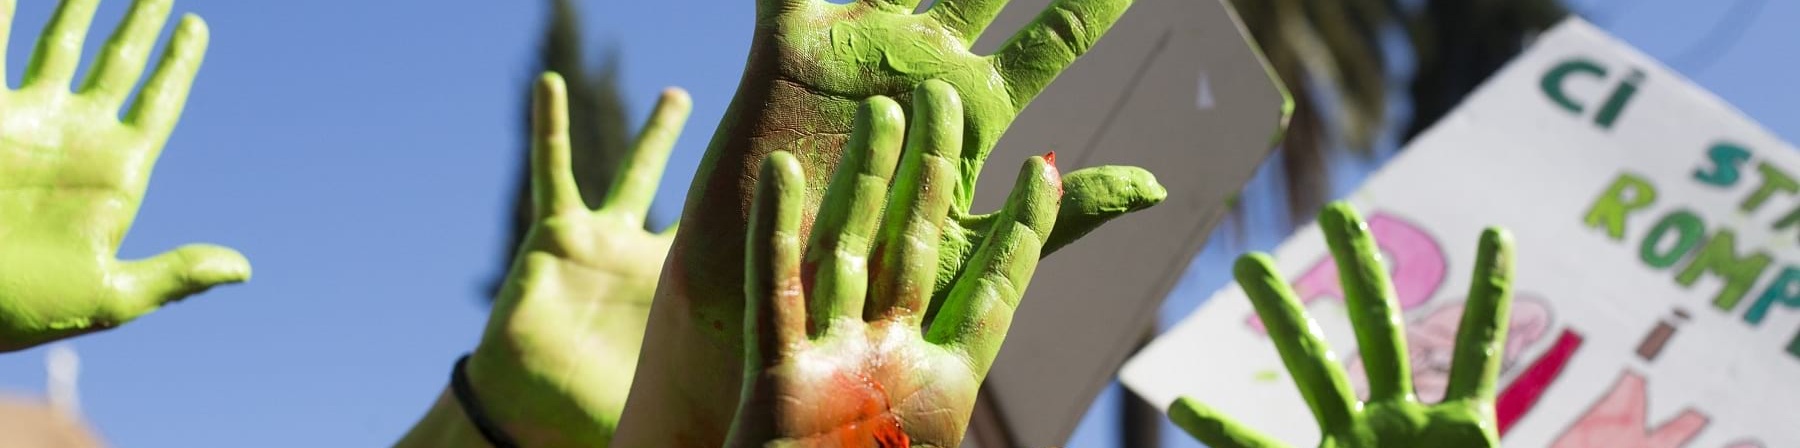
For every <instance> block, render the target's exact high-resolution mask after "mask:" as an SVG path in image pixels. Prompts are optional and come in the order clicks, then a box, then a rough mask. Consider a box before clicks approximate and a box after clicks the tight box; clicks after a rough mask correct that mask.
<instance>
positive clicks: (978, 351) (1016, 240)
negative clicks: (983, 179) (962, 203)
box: [926, 157, 1062, 375]
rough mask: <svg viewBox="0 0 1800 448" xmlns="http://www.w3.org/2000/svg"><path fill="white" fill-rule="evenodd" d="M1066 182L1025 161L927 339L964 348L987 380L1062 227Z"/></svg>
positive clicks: (1051, 168) (1038, 162) (1040, 163)
mask: <svg viewBox="0 0 1800 448" xmlns="http://www.w3.org/2000/svg"><path fill="white" fill-rule="evenodd" d="M1061 177H1062V176H1061V174H1060V173H1058V172H1057V171H1056V166H1055V165H1051V164H1050V161H1048V160H1045V158H1043V157H1032V158H1030V159H1027V160H1026V161H1025V166H1024V167H1022V168H1020V170H1019V180H1018V181H1017V182H1016V183H1015V184H1014V185H1013V191H1012V194H1011V195H1010V196H1008V197H1007V199H1006V207H1005V208H1004V209H1002V210H1001V211H1000V216H999V218H998V219H997V220H996V221H995V223H994V227H993V229H992V230H991V231H989V233H988V234H987V238H985V239H983V242H982V245H981V248H980V249H976V251H975V255H974V257H972V258H971V259H970V260H969V264H968V266H969V271H967V272H966V273H964V274H963V276H962V278H960V279H958V280H957V282H956V285H955V286H954V287H952V288H951V290H950V296H949V297H948V298H947V299H946V300H945V302H944V307H943V309H942V311H940V312H939V313H938V314H937V317H936V319H937V320H935V321H933V323H932V325H931V332H930V333H928V334H926V340H928V341H931V342H933V343H938V344H949V345H953V346H957V347H960V348H962V349H963V352H964V354H965V355H966V356H967V358H968V359H969V361H970V364H971V365H973V366H974V367H975V371H976V372H977V373H980V374H983V375H985V374H986V373H987V370H988V367H990V366H991V365H992V364H993V362H994V357H995V356H998V355H999V354H1000V345H1001V343H1002V342H1005V340H1006V331H1007V329H1009V328H1011V326H1012V316H1013V312H1014V311H1016V310H1018V308H1019V299H1020V298H1022V297H1024V295H1025V287H1026V286H1028V285H1030V284H1031V275H1032V273H1033V272H1034V271H1036V270H1037V262H1038V258H1039V257H1040V256H1041V253H1042V249H1043V247H1044V237H1045V236H1046V235H1049V234H1050V231H1051V228H1052V226H1054V225H1055V224H1056V210H1057V204H1058V202H1060V201H1061V199H1062V180H1061Z"/></svg>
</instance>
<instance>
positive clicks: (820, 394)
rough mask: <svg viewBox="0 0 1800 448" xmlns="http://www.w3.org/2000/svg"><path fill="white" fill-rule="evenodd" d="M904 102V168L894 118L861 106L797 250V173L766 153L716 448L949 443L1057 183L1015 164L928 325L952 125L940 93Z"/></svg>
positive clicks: (1015, 298)
mask: <svg viewBox="0 0 1800 448" xmlns="http://www.w3.org/2000/svg"><path fill="white" fill-rule="evenodd" d="M918 95H919V96H916V97H915V100H916V101H917V103H915V107H914V109H913V111H914V112H913V116H912V132H911V134H910V135H908V136H907V138H905V147H906V151H905V156H904V160H900V158H901V157H902V156H901V154H900V152H901V151H900V149H901V146H902V143H901V141H902V137H901V135H902V133H903V128H904V125H903V121H904V120H903V118H902V117H901V115H902V113H901V109H900V106H899V105H898V104H896V103H895V102H894V101H892V100H890V99H887V98H885V97H876V98H873V99H870V100H869V101H867V102H865V103H864V105H863V107H862V110H861V112H860V113H859V114H858V121H857V124H856V127H855V131H853V132H852V134H851V142H850V146H849V148H848V149H847V151H848V152H847V153H846V154H845V156H844V163H843V164H842V165H841V166H840V168H839V169H838V172H837V174H836V176H835V177H834V178H833V179H832V181H831V184H830V187H829V189H828V190H827V191H826V193H825V203H824V205H823V206H822V207H821V208H820V209H819V211H818V217H817V218H815V220H814V221H813V223H814V226H815V227H814V228H813V232H812V234H811V237H810V240H809V241H807V243H806V245H805V246H804V247H803V246H802V245H801V240H802V237H801V233H800V223H801V221H802V219H801V218H802V213H803V209H804V204H805V202H804V201H805V194H806V191H807V186H806V180H805V176H804V174H803V173H802V168H801V165H800V161H799V159H797V158H795V157H794V156H793V155H791V154H789V153H787V152H776V153H774V154H772V155H770V157H769V158H768V160H767V161H765V162H764V163H763V167H762V171H761V175H760V176H758V182H759V186H758V190H757V193H756V196H755V202H754V204H753V205H752V212H751V220H750V237H749V243H748V249H747V254H746V260H745V265H746V267H747V269H746V271H745V279H744V281H745V285H746V286H745V292H744V294H745V295H746V301H747V305H746V306H747V307H748V308H749V309H748V311H746V314H745V322H744V325H745V328H744V338H745V340H746V343H745V348H744V349H745V354H744V363H745V364H744V372H745V374H744V378H743V395H742V397H743V399H742V400H741V401H740V402H739V403H738V406H737V418H736V420H735V422H734V424H733V426H732V430H731V435H730V437H729V439H728V443H727V445H728V446H734V447H737V446H744V447H747V446H821V447H825V446H842V447H862V446H883V447H903V446H939V447H953V446H958V445H959V444H960V442H961V440H962V435H963V432H964V429H965V428H966V427H967V425H968V420H969V414H970V412H971V411H972V410H973V409H974V404H975V397H976V391H977V389H978V388H979V387H980V385H981V380H982V379H983V378H984V377H986V376H987V372H988V368H989V367H990V366H991V365H992V364H993V361H994V357H995V355H997V354H998V352H999V349H1000V345H1001V342H1002V341H1003V340H1005V338H1006V331H1007V328H1008V326H1010V324H1011V322H1012V313H1013V311H1014V310H1015V309H1016V307H1017V306H1018V304H1019V299H1020V298H1021V296H1023V295H1024V293H1025V287H1026V285H1027V284H1029V283H1030V281H1031V275H1032V271H1033V270H1034V269H1035V268H1036V266H1037V260H1038V256H1039V252H1040V250H1041V249H1042V248H1043V245H1044V242H1045V240H1046V238H1047V236H1048V235H1049V234H1050V231H1051V227H1052V225H1053V224H1054V221H1055V217H1056V213H1057V208H1058V203H1059V200H1060V199H1061V195H1062V180H1061V178H1060V175H1059V174H1058V173H1057V170H1056V167H1055V166H1053V165H1052V164H1051V163H1052V162H1053V160H1047V159H1049V158H1048V157H1032V158H1031V159H1029V160H1027V161H1026V163H1025V166H1024V167H1023V168H1022V169H1021V171H1020V173H1019V178H1018V183H1017V184H1016V185H1015V186H1014V187H1013V191H1012V195H1011V197H1010V198H1008V200H1007V204H1006V207H1005V208H1004V209H1003V210H1002V211H1001V212H1000V213H999V214H998V215H997V216H996V218H995V220H996V221H995V225H994V226H992V227H991V230H990V231H989V233H988V234H987V235H985V236H986V238H984V239H983V245H982V246H981V247H980V248H978V249H976V250H975V252H974V253H975V255H974V257H973V258H971V259H970V260H968V262H967V263H966V264H965V266H966V269H965V270H964V272H961V273H960V274H961V275H959V276H958V279H957V281H956V283H955V285H954V286H952V287H951V288H950V291H949V292H948V300H947V301H946V303H945V305H944V308H943V312H941V313H938V314H937V316H936V317H935V318H931V319H930V321H929V325H926V321H927V317H926V305H927V303H928V302H929V301H930V300H931V297H932V295H933V293H934V291H935V289H936V288H935V286H934V285H935V281H934V278H935V277H936V271H937V266H938V260H939V257H940V256H942V255H944V254H942V253H941V250H942V249H943V247H942V244H940V239H939V234H940V233H941V232H943V231H945V230H946V229H945V226H944V223H945V220H946V218H947V216H948V214H949V212H950V208H951V204H952V202H953V201H954V200H955V198H954V196H953V192H952V191H951V189H950V188H945V187H946V186H948V185H951V184H952V183H954V182H955V181H956V179H957V171H958V170H959V169H960V168H961V167H960V166H959V165H958V163H957V158H956V149H957V148H958V147H960V145H959V144H958V143H960V140H961V132H960V131H961V129H962V125H963V120H962V114H961V113H960V109H961V106H960V105H959V104H957V98H956V95H955V92H954V91H952V90H951V89H950V87H949V86H948V85H945V84H941V83H933V84H927V85H926V87H925V88H924V89H922V91H921V93H919V94H918ZM896 163H898V165H899V172H898V173H897V174H896V173H895V169H894V167H895V165H896ZM890 177H897V179H893V180H892V181H891V185H892V188H891V189H890V188H889V185H890ZM884 205H885V207H884ZM884 210H885V213H884ZM927 326H928V327H929V329H930V330H929V332H927V331H926V330H925V328H926V327H927Z"/></svg>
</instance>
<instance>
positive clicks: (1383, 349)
mask: <svg viewBox="0 0 1800 448" xmlns="http://www.w3.org/2000/svg"><path fill="white" fill-rule="evenodd" d="M1319 228H1320V229H1322V230H1324V232H1325V244H1326V245H1328V246H1331V258H1332V259H1333V260H1335V261H1337V267H1338V278H1339V279H1340V281H1341V282H1343V286H1344V301H1345V302H1347V303H1348V304H1349V307H1350V310H1349V313H1350V324H1351V326H1353V327H1355V328H1356V344H1357V346H1358V349H1359V350H1361V351H1362V359H1363V369H1364V371H1366V372H1368V374H1369V401H1373V402H1379V401H1388V400H1412V399H1413V392H1412V390H1413V387H1412V365H1411V364H1410V362H1409V361H1408V358H1407V357H1406V333H1405V326H1404V324H1402V323H1401V321H1400V306H1399V304H1397V303H1395V299H1394V287H1393V285H1392V284H1390V283H1389V282H1388V275H1387V269H1385V268H1383V267H1382V263H1381V251H1380V249H1378V248H1377V247H1376V246H1375V237H1374V236H1373V235H1371V234H1369V226H1368V224H1366V223H1364V222H1363V220H1362V216H1361V215H1359V214H1357V213H1356V209H1354V208H1351V207H1350V205H1349V204H1346V203H1343V202H1334V203H1331V204H1329V205H1326V206H1325V210H1324V211H1321V212H1319Z"/></svg>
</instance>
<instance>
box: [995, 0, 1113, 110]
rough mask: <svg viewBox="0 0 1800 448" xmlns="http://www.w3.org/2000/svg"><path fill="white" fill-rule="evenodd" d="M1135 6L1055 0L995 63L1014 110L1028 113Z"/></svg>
mask: <svg viewBox="0 0 1800 448" xmlns="http://www.w3.org/2000/svg"><path fill="white" fill-rule="evenodd" d="M964 1H969V0H964ZM976 1H981V0H976ZM1131 2H1132V0H1056V3H1053V4H1051V5H1050V8H1049V9H1046V10H1044V12H1042V13H1040V14H1038V17H1037V19H1036V20H1033V21H1032V22H1031V23H1030V24H1028V25H1025V28H1024V29H1022V30H1019V33H1018V34H1014V35H1013V37H1012V39H1011V40H1008V41H1006V44H1005V45H1002V46H1001V47H1000V51H999V52H998V53H995V54H994V56H993V57H995V58H999V59H1000V63H999V67H1001V69H1000V76H1001V77H1004V78H1006V84H1007V86H1008V87H1009V89H1008V91H1009V92H1011V93H1012V100H1013V107H1015V108H1017V109H1019V110H1024V109H1025V105H1026V104H1027V103H1030V102H1031V99H1032V98H1035V97H1037V95H1038V93H1039V92H1043V91H1044V87H1047V86H1049V85H1050V81H1051V80H1054V79H1056V75H1057V74H1059V73H1062V71H1063V69H1065V68H1068V67H1069V64H1073V63H1075V58H1077V57H1080V56H1081V55H1082V54H1083V53H1087V51H1088V49H1089V48H1093V46H1094V42H1097V41H1099V40H1100V36H1102V35H1105V34H1106V30H1107V29H1109V28H1112V25H1113V23H1114V22H1117V21H1119V17H1120V16H1123V15H1125V9H1126V8H1130V7H1131Z"/></svg>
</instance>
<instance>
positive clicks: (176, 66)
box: [125, 14, 210, 136]
mask: <svg viewBox="0 0 1800 448" xmlns="http://www.w3.org/2000/svg"><path fill="white" fill-rule="evenodd" d="M209 34H210V32H209V31H208V30H207V28H206V21H204V20H200V16H196V15H192V14H189V15H186V16H183V17H182V18H181V24H180V25H177V26H176V27H175V37H174V38H172V39H170V40H169V49H168V50H167V51H165V52H164V53H163V58H162V62H160V63H158V64H157V67H156V72H155V73H151V74H150V80H149V81H146V82H145V83H144V91H143V92H142V93H139V94H138V95H139V96H138V100H137V103H136V104H133V105H132V108H131V113H130V114H127V115H126V117H125V121H126V122H127V123H130V124H133V125H136V126H138V127H141V128H144V129H147V130H149V131H150V132H152V133H153V134H155V135H164V136H166V135H168V134H169V131H172V130H174V129H175V121H176V120H178V119H180V118H181V110H182V108H184V107H186V106H187V97H188V89H190V88H192V87H193V85H194V75H196V74H198V73H199V71H200V63H201V62H202V61H203V60H205V59H206V45H207V41H208V40H209V39H210V37H209Z"/></svg>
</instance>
